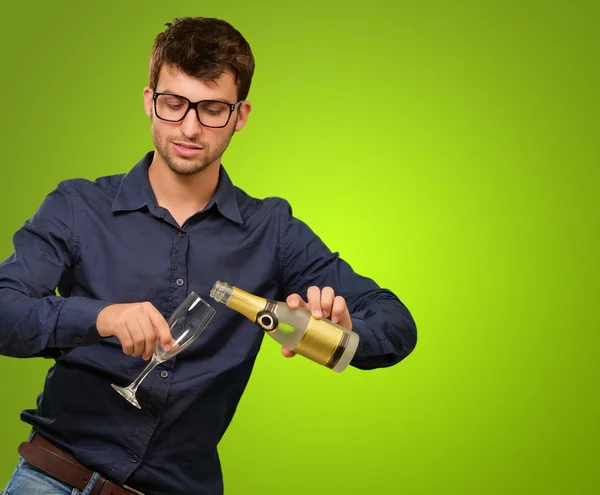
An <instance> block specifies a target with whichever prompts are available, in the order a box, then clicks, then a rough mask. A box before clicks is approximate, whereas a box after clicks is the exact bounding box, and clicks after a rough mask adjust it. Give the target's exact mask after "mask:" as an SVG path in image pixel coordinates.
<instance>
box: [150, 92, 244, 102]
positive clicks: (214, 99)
mask: <svg viewBox="0 0 600 495" xmlns="http://www.w3.org/2000/svg"><path fill="white" fill-rule="evenodd" d="M155 93H169V94H172V95H174V96H181V97H182V98H186V99H188V100H190V99H189V98H188V97H187V96H183V95H180V94H179V93H176V92H175V91H171V90H170V89H163V90H162V91H155ZM190 101H192V100H190ZM198 101H221V102H223V103H227V104H229V105H234V103H230V102H229V100H228V99H227V98H224V97H223V98H206V99H202V100H198Z"/></svg>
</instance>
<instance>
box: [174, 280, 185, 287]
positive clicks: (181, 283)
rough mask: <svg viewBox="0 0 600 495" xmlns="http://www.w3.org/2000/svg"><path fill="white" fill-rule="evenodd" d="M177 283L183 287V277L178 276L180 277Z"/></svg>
mask: <svg viewBox="0 0 600 495" xmlns="http://www.w3.org/2000/svg"><path fill="white" fill-rule="evenodd" d="M175 283H176V284H177V285H178V286H179V287H181V286H182V285H183V279H182V278H178V279H177V280H176V281H175Z"/></svg>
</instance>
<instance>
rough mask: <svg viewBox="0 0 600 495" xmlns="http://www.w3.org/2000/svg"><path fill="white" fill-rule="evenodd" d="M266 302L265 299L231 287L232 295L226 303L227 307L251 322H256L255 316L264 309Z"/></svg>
mask: <svg viewBox="0 0 600 495" xmlns="http://www.w3.org/2000/svg"><path fill="white" fill-rule="evenodd" d="M267 302H268V301H267V299H265V298H264V297H259V296H255V295H254V294H250V293H249V292H246V291H244V290H242V289H238V288H237V287H233V293H232V294H231V298H230V299H229V301H228V302H227V307H229V308H231V309H234V310H235V311H237V312H238V313H241V314H243V315H244V316H245V317H246V318H248V319H250V320H252V321H256V315H257V314H258V312H259V311H262V310H263V309H265V307H266V305H267Z"/></svg>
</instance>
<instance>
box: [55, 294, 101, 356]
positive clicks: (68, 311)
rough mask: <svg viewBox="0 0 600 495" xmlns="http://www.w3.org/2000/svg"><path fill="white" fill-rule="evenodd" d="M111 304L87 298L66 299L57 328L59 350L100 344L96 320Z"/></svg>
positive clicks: (56, 343)
mask: <svg viewBox="0 0 600 495" xmlns="http://www.w3.org/2000/svg"><path fill="white" fill-rule="evenodd" d="M109 304H110V303H108V302H106V301H99V300H97V299H88V298H85V297H68V298H66V300H65V302H64V304H63V305H62V308H61V310H60V315H59V317H58V324H57V327H56V336H55V345H56V347H57V348H59V349H71V348H74V347H79V346H86V345H92V344H96V343H98V342H100V341H101V340H102V337H100V335H98V330H97V329H96V320H97V319H98V314H100V311H102V310H103V309H104V308H105V307H106V306H108V305H109Z"/></svg>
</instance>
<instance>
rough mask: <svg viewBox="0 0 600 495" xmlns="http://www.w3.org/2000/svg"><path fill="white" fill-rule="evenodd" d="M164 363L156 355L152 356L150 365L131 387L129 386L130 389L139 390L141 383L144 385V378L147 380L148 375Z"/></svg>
mask: <svg viewBox="0 0 600 495" xmlns="http://www.w3.org/2000/svg"><path fill="white" fill-rule="evenodd" d="M161 362H162V361H160V360H159V359H158V358H157V357H156V355H155V354H152V359H151V360H150V362H149V363H148V365H147V366H146V367H145V368H144V371H142V372H141V373H140V374H139V376H138V377H137V378H136V379H135V380H134V381H133V382H132V383H131V385H129V387H127V388H129V389H132V390H137V388H138V387H139V385H140V383H142V380H143V379H144V378H146V377H147V376H148V374H149V373H150V372H151V371H152V370H153V369H154V368H156V367H157V366H158V365H159V364H160V363H161Z"/></svg>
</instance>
